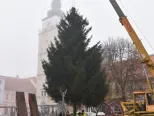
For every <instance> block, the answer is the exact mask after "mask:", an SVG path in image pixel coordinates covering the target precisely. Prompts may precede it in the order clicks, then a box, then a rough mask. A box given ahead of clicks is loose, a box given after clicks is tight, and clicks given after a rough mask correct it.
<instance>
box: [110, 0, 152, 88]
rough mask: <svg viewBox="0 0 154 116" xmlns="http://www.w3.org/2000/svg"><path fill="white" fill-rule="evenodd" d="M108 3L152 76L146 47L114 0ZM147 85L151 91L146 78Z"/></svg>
mask: <svg viewBox="0 0 154 116" xmlns="http://www.w3.org/2000/svg"><path fill="white" fill-rule="evenodd" d="M110 3H111V4H112V6H113V8H114V9H115V11H116V13H117V14H118V16H119V18H120V19H119V20H120V22H121V24H122V25H123V26H124V27H125V29H126V30H127V32H128V34H129V36H130V37H131V39H132V41H133V43H134V44H135V46H136V48H137V50H138V52H139V54H140V57H141V61H142V62H143V63H145V64H146V65H147V67H148V69H149V71H150V73H151V74H152V77H154V63H153V61H152V60H151V58H150V56H149V55H148V53H147V51H146V49H145V48H144V46H143V44H142V42H141V41H140V39H139V37H138V36H137V34H136V32H135V30H134V29H133V27H132V26H131V24H130V22H129V20H128V19H127V17H126V16H125V15H124V13H123V11H122V10H121V8H120V7H119V5H118V3H117V2H116V0H110ZM148 87H149V89H150V90H151V91H152V88H151V85H150V82H149V80H148Z"/></svg>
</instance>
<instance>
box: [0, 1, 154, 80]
mask: <svg viewBox="0 0 154 116" xmlns="http://www.w3.org/2000/svg"><path fill="white" fill-rule="evenodd" d="M72 1H73V0H62V10H63V11H67V10H69V8H71V6H72ZM117 1H118V3H120V2H119V0H117ZM121 1H122V2H123V4H124V5H125V7H126V8H127V10H128V11H129V13H130V14H131V16H132V17H133V19H134V20H135V21H136V23H137V24H138V26H139V27H140V28H141V30H142V32H143V33H144V35H145V36H146V37H147V39H148V41H149V42H150V43H151V45H152V46H153V43H154V39H153V33H154V32H153V30H154V29H153V26H154V13H152V12H153V11H154V7H153V6H154V0H121ZM50 4H51V0H0V75H6V76H16V75H19V76H20V77H22V78H23V77H29V76H36V72H37V53H38V51H37V47H38V29H40V28H41V25H42V22H41V19H42V18H44V17H45V16H46V13H47V11H48V10H49V9H50V6H51V5H50ZM75 6H76V8H78V9H79V12H80V13H81V14H83V15H84V16H85V17H87V18H88V20H89V22H90V25H91V26H92V27H93V30H92V32H91V34H93V39H92V43H95V42H97V41H102V42H103V41H105V40H107V39H108V37H110V36H112V37H116V36H123V37H126V38H128V37H129V36H128V34H127V32H126V31H125V29H124V27H122V26H121V24H120V23H119V21H118V16H117V14H116V13H115V11H114V9H113V8H112V6H111V4H110V3H109V0H76V1H75ZM126 15H127V13H126ZM127 16H128V15H127ZM129 19H130V18H129ZM131 22H132V21H131ZM139 36H140V38H141V39H143V36H142V35H141V34H140V33H139ZM143 43H144V45H145V48H146V49H147V51H148V53H150V54H151V53H153V52H154V51H152V49H151V48H150V47H149V45H148V44H147V43H146V41H145V40H144V39H143Z"/></svg>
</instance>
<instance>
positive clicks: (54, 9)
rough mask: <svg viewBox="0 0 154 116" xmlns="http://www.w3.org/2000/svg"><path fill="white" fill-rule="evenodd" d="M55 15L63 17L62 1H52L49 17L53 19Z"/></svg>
mask: <svg viewBox="0 0 154 116" xmlns="http://www.w3.org/2000/svg"><path fill="white" fill-rule="evenodd" d="M54 15H57V16H62V11H61V0H52V3H51V10H49V11H48V17H52V16H54Z"/></svg>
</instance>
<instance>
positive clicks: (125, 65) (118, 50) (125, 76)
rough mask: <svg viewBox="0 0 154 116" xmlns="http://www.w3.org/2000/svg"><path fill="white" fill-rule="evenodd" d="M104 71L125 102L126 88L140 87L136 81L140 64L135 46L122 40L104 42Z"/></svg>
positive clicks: (139, 72)
mask: <svg viewBox="0 0 154 116" xmlns="http://www.w3.org/2000/svg"><path fill="white" fill-rule="evenodd" d="M104 56H105V57H106V59H107V60H106V62H105V63H106V64H107V66H106V70H107V73H108V79H109V81H110V83H112V84H113V83H114V84H115V85H116V87H115V89H118V90H119V92H120V95H121V98H122V100H123V101H125V100H126V88H127V86H128V85H130V84H132V81H133V83H135V84H136V85H138V86H140V84H139V83H138V81H137V80H138V79H139V78H140V77H141V76H142V77H143V73H142V72H141V71H142V70H141V64H140V60H139V55H138V52H137V50H136V48H135V46H134V45H133V44H132V43H131V42H130V41H129V40H127V39H124V38H120V37H118V38H116V39H113V38H109V39H108V41H106V42H104Z"/></svg>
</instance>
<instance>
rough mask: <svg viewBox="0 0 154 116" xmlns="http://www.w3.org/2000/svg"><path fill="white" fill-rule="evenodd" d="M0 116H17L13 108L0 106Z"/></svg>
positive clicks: (15, 109)
mask: <svg viewBox="0 0 154 116" xmlns="http://www.w3.org/2000/svg"><path fill="white" fill-rule="evenodd" d="M0 116H17V108H16V107H15V106H0Z"/></svg>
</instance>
